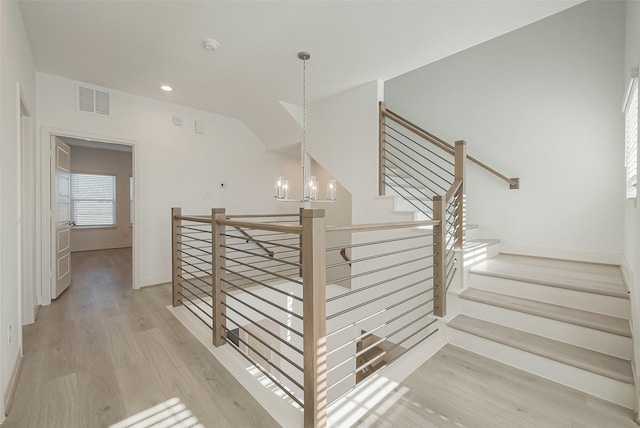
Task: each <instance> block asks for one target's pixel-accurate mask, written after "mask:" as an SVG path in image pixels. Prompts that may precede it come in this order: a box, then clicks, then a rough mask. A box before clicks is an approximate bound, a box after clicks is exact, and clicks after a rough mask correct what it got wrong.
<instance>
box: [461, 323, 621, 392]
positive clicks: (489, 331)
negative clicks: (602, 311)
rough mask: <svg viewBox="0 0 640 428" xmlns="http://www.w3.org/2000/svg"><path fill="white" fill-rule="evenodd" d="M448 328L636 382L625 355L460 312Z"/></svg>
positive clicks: (611, 377)
mask: <svg viewBox="0 0 640 428" xmlns="http://www.w3.org/2000/svg"><path fill="white" fill-rule="evenodd" d="M449 327H451V328H454V329H457V330H460V331H464V332H466V333H470V334H473V335H475V336H478V337H483V338H485V339H488V340H492V341H494V342H497V343H501V344H503V345H506V346H510V347H512V348H516V349H520V350H522V351H525V352H529V353H531V354H535V355H538V356H541V357H545V358H548V359H550V360H554V361H557V362H560V363H564V364H567V365H570V366H574V367H577V368H580V369H583V370H586V371H589V372H592V373H596V374H598V375H601V376H605V377H608V378H610V379H614V380H617V381H620V382H623V383H627V384H633V372H632V370H631V363H630V362H629V361H626V360H623V359H622V358H617V357H613V356H611V355H606V354H603V353H600V352H596V351H591V350H589V349H585V348H581V347H579V346H574V345H569V344H567V343H563V342H559V341H557V340H553V339H548V338H546V337H542V336H537V335H535V334H531V333H525V332H523V331H520V330H515V329H512V328H509V327H505V326H502V325H498V324H494V323H491V322H487V321H482V320H479V319H476V318H472V317H468V316H465V315H458V316H456V317H455V318H454V319H452V320H451V321H449Z"/></svg>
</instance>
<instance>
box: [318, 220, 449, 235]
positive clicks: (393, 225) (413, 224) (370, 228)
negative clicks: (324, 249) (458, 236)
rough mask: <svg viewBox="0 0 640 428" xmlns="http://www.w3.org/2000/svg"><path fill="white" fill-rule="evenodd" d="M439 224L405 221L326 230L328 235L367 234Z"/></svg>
mask: <svg viewBox="0 0 640 428" xmlns="http://www.w3.org/2000/svg"><path fill="white" fill-rule="evenodd" d="M438 223H439V222H437V221H434V220H423V221H405V222H397V223H369V224H356V225H352V226H329V227H327V228H326V231H327V233H333V232H365V231H373V230H392V229H406V228H411V227H420V226H433V225H435V224H438Z"/></svg>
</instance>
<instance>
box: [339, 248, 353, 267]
mask: <svg viewBox="0 0 640 428" xmlns="http://www.w3.org/2000/svg"><path fill="white" fill-rule="evenodd" d="M340 256H341V257H342V260H344V261H345V262H347V264H348V265H349V267H351V259H350V258H349V256H348V255H347V249H346V248H343V249H342V250H340Z"/></svg>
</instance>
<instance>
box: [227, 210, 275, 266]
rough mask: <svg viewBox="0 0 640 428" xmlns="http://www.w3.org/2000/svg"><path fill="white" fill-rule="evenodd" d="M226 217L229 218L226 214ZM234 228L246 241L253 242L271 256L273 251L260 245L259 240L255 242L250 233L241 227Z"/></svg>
mask: <svg viewBox="0 0 640 428" xmlns="http://www.w3.org/2000/svg"><path fill="white" fill-rule="evenodd" d="M227 218H229V216H227ZM233 228H234V229H235V230H237V231H238V232H240V234H241V235H242V236H244V237H245V238H247V242H249V241H252V242H253V243H254V244H256V245H257V246H258V247H259V248H261V249H262V250H263V251H264V252H265V253H267V254H268V255H269V257H273V255H274V252H273V251H271V250H270V249H268V248H267V247H265V246H264V245H262V244H261V243H260V242H256V241H255V240H254V239H253V237H252V236H251V235H249V234H248V233H247V232H245V231H244V229H241V228H239V227H236V226H234V227H233Z"/></svg>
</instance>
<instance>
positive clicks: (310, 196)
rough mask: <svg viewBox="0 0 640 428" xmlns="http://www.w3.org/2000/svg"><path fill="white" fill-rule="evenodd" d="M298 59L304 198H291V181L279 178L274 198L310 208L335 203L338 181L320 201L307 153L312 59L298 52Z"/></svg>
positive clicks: (332, 181) (333, 181) (306, 53)
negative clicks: (318, 203) (309, 67)
mask: <svg viewBox="0 0 640 428" xmlns="http://www.w3.org/2000/svg"><path fill="white" fill-rule="evenodd" d="M298 58H300V59H301V60H302V141H301V143H300V165H301V167H302V183H301V184H302V186H301V188H302V197H301V198H299V199H296V198H293V199H290V198H289V180H287V179H286V178H285V177H284V176H279V177H277V178H276V181H275V186H274V187H275V188H274V197H275V199H276V200H277V201H282V202H303V203H304V204H305V208H309V207H310V204H311V202H334V201H335V199H336V180H334V179H330V180H329V181H328V182H327V198H326V199H318V196H319V189H318V181H317V180H316V177H315V175H311V166H310V158H309V154H308V153H307V61H308V60H309V59H310V58H311V54H310V53H309V52H298Z"/></svg>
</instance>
